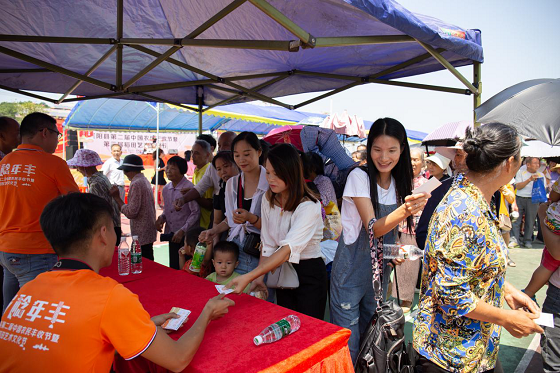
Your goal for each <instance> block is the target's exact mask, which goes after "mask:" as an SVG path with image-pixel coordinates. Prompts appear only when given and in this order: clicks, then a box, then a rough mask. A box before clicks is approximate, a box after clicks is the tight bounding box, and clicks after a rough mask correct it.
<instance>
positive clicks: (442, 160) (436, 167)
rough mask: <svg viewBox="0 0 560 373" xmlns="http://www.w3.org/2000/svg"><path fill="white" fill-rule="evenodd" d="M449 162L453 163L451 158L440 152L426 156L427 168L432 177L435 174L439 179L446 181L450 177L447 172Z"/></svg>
mask: <svg viewBox="0 0 560 373" xmlns="http://www.w3.org/2000/svg"><path fill="white" fill-rule="evenodd" d="M449 163H451V159H449V158H447V157H446V156H443V155H441V154H439V153H434V154H433V155H431V156H429V157H428V158H426V168H427V169H428V172H430V177H432V176H433V177H435V178H436V179H438V180H439V181H444V180H445V179H447V178H449V175H448V174H447V172H448V171H447V170H448V167H449Z"/></svg>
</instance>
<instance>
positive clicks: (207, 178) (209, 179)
mask: <svg viewBox="0 0 560 373" xmlns="http://www.w3.org/2000/svg"><path fill="white" fill-rule="evenodd" d="M212 187H214V195H216V194H218V193H219V192H220V181H219V178H218V173H217V172H216V169H215V168H214V166H213V165H212V164H209V165H208V168H207V169H206V172H205V173H204V175H203V176H202V179H200V181H199V182H198V183H197V184H196V185H195V186H194V189H196V191H197V192H198V194H200V195H201V196H202V195H204V193H206V191H207V190H208V188H212Z"/></svg>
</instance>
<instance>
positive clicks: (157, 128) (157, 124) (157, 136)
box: [148, 102, 159, 211]
mask: <svg viewBox="0 0 560 373" xmlns="http://www.w3.org/2000/svg"><path fill="white" fill-rule="evenodd" d="M148 105H149V103H148ZM158 168H159V102H156V159H155V160H154V169H155V170H156V187H155V191H154V194H155V197H154V204H155V205H154V209H155V210H156V211H157V207H158V197H159V193H158V189H159V180H158V179H159V178H158V174H159V172H158Z"/></svg>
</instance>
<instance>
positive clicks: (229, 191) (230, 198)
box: [203, 176, 239, 228]
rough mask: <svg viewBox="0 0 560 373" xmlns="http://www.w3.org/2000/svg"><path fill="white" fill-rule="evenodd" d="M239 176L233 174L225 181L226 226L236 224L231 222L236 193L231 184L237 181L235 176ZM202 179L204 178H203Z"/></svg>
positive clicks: (235, 204)
mask: <svg viewBox="0 0 560 373" xmlns="http://www.w3.org/2000/svg"><path fill="white" fill-rule="evenodd" d="M238 177H239V176H234V177H232V178H230V179H229V180H228V181H227V183H226V186H225V188H226V194H225V196H226V219H227V223H228V226H229V227H230V228H231V227H233V226H234V225H236V224H235V223H234V222H233V212H234V211H235V210H237V193H234V190H233V185H234V183H237V178H238ZM203 179H204V178H203Z"/></svg>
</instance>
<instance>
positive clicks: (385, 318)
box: [354, 219, 416, 373]
mask: <svg viewBox="0 0 560 373" xmlns="http://www.w3.org/2000/svg"><path fill="white" fill-rule="evenodd" d="M374 223H375V219H372V220H371V221H370V223H369V225H368V231H369V243H370V248H371V262H372V269H373V279H372V282H373V290H374V292H375V300H376V301H377V309H376V310H375V313H374V315H373V317H372V318H371V321H370V323H369V326H368V328H367V330H366V331H365V332H364V334H363V335H362V336H361V339H360V341H361V342H360V350H359V353H358V359H357V360H356V364H355V366H354V369H355V371H356V373H414V365H415V360H416V353H415V351H414V349H413V348H412V344H411V343H409V344H408V346H407V345H406V341H405V336H404V324H405V318H404V314H403V311H402V309H401V307H400V305H399V304H400V297H399V294H398V288H399V286H398V280H397V274H396V271H395V285H396V288H397V299H398V304H397V303H395V302H393V301H385V300H384V299H383V296H382V290H381V289H382V288H381V282H382V278H383V237H379V238H378V239H377V244H376V239H375V237H374V234H373V224H374Z"/></svg>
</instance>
